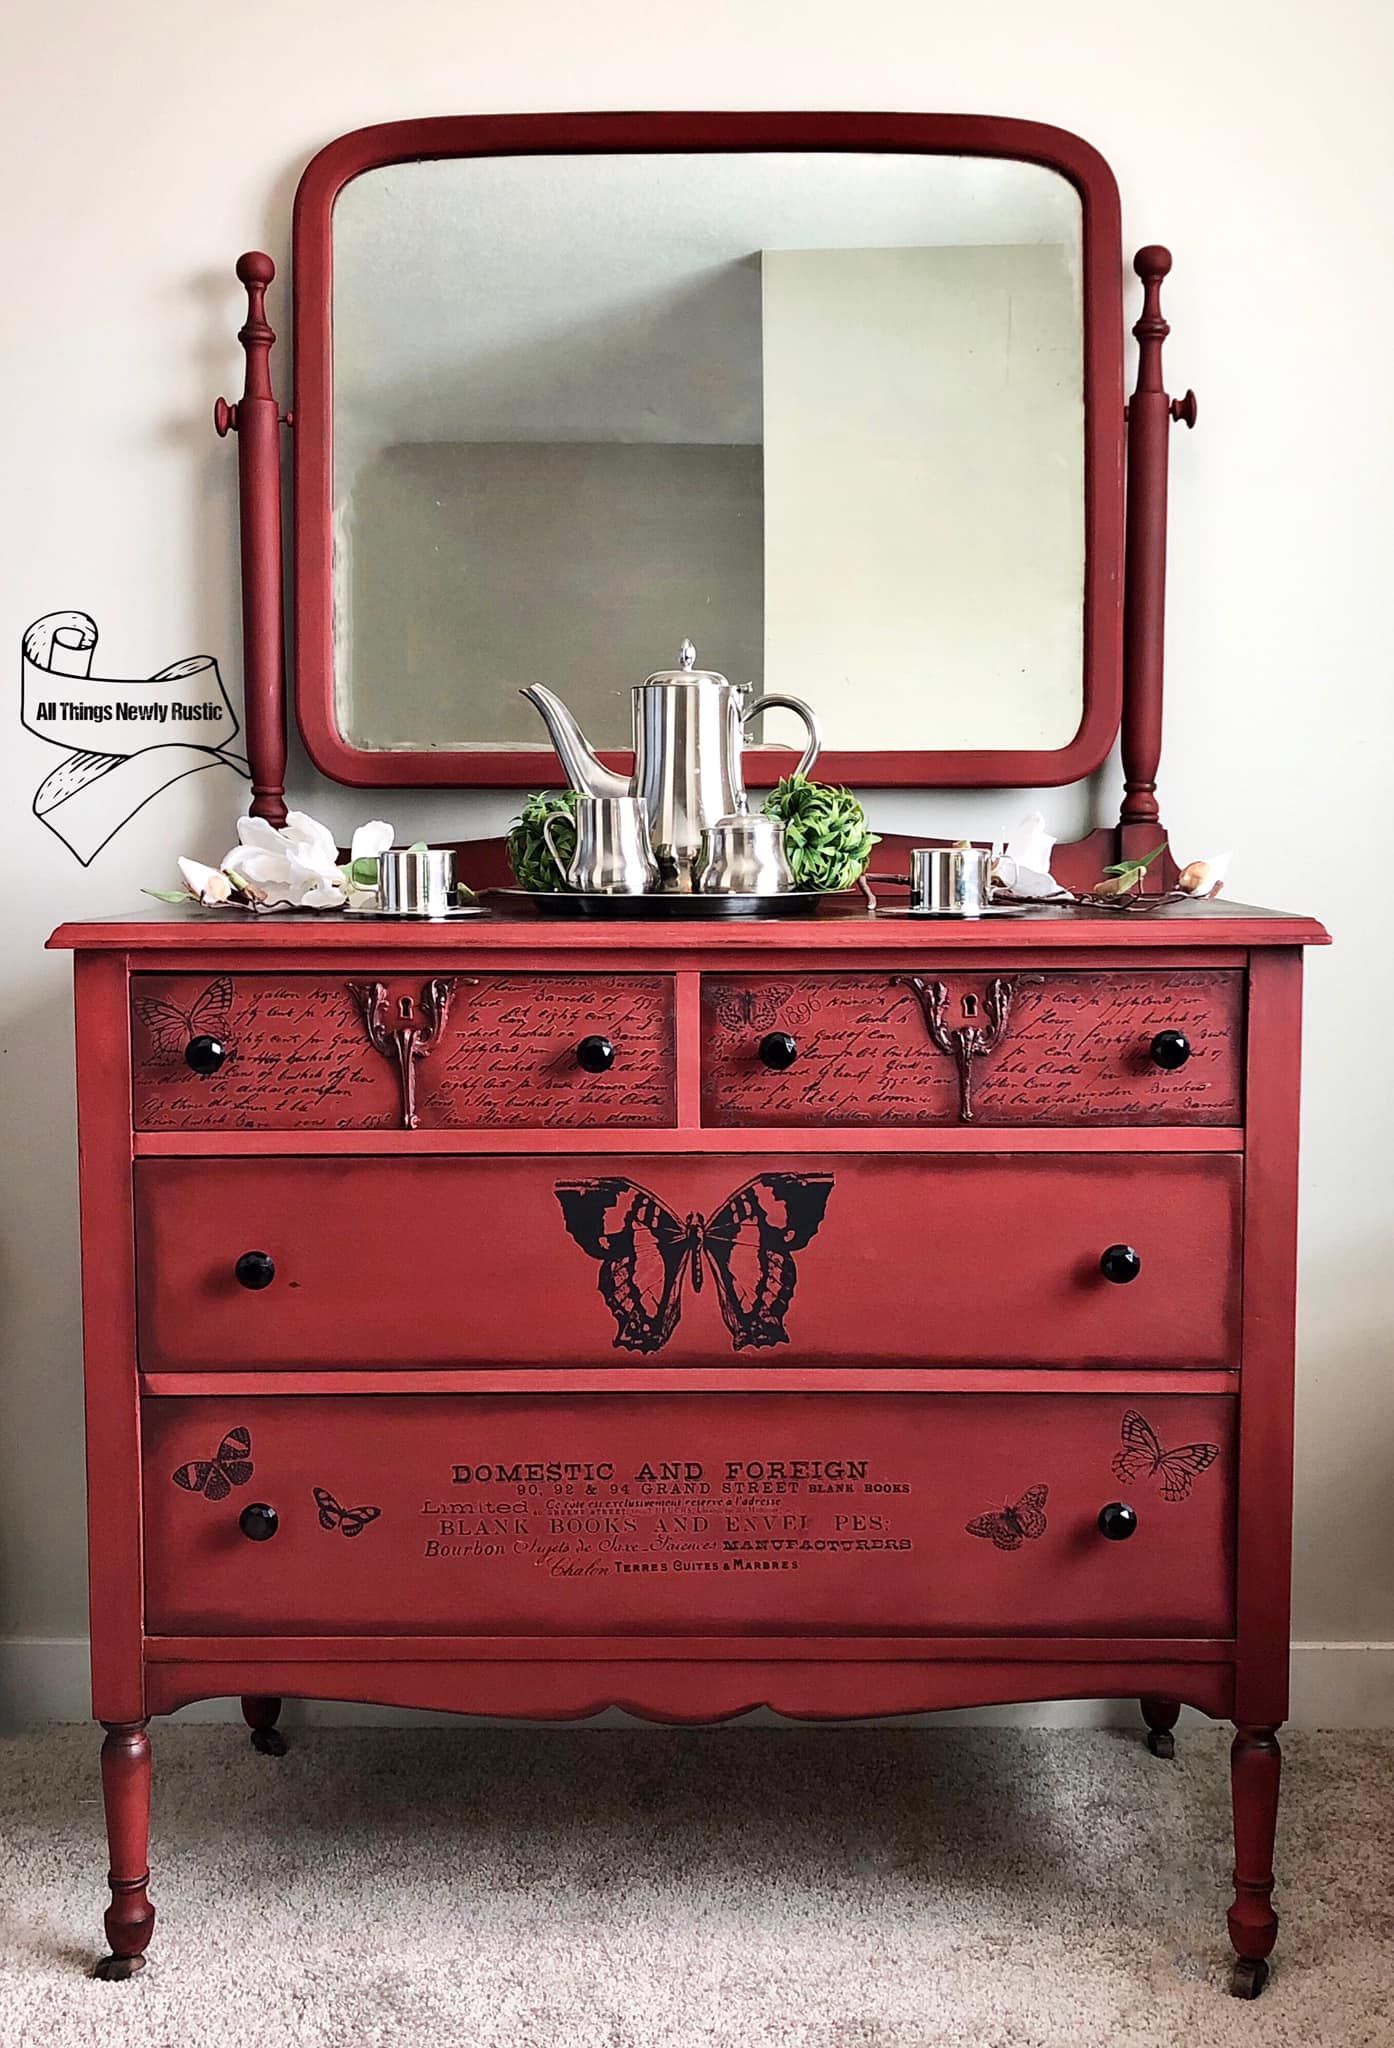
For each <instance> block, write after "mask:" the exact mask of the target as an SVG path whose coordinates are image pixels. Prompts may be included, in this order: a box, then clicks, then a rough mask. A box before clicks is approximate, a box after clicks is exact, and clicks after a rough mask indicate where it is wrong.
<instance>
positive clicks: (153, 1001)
mask: <svg viewBox="0 0 1394 2048" xmlns="http://www.w3.org/2000/svg"><path fill="white" fill-rule="evenodd" d="M135 1013H136V1015H137V1016H138V1017H139V1019H140V1021H141V1023H142V1024H143V1025H144V1026H145V1028H146V1030H147V1031H148V1032H149V1034H150V1042H151V1044H152V1046H153V1047H154V1050H155V1055H156V1057H157V1058H158V1059H159V1060H160V1061H161V1063H163V1062H165V1061H167V1060H172V1059H175V1058H177V1056H178V1055H179V1054H180V1053H182V1052H183V1050H184V1048H185V1046H186V1045H187V1044H188V1043H189V1040H190V1039H191V1038H203V1037H207V1038H219V1039H226V1037H227V1027H228V1019H229V1017H230V1016H231V1014H232V976H231V975H230V974H220V975H219V976H218V978H217V980H216V981H210V982H209V984H208V986H207V988H206V989H205V990H204V991H203V994H202V995H201V996H197V997H195V999H194V1001H193V1002H192V1003H191V1004H190V1005H189V1007H188V1009H187V1010H185V1009H181V1008H180V1006H179V1004H178V1003H173V1002H169V1001H167V1000H164V999H157V998H155V997H153V996H138V997H137V998H136V1003H135Z"/></svg>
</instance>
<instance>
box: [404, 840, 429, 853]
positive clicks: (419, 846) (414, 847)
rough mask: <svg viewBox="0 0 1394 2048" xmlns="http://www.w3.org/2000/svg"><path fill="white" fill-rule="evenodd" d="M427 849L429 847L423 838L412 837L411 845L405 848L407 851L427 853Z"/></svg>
mask: <svg viewBox="0 0 1394 2048" xmlns="http://www.w3.org/2000/svg"><path fill="white" fill-rule="evenodd" d="M429 851H430V848H429V847H428V846H427V844H426V841H425V840H424V839H413V840H412V842H411V845H410V846H409V847H408V848H407V852H408V853H428V852H429Z"/></svg>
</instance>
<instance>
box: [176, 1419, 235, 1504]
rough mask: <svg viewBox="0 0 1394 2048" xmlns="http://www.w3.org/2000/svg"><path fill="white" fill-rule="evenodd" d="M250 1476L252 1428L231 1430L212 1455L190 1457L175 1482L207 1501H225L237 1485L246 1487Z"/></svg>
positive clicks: (177, 1474)
mask: <svg viewBox="0 0 1394 2048" xmlns="http://www.w3.org/2000/svg"><path fill="white" fill-rule="evenodd" d="M251 1476H252V1437H251V1431H250V1430H246V1429H230V1430H229V1431H228V1433H227V1435H226V1436H225V1437H224V1438H223V1440H222V1442H221V1443H220V1444H219V1446H218V1448H217V1450H216V1451H215V1452H214V1454H213V1456H212V1457H211V1458H190V1460H189V1462H188V1464H187V1465H181V1466H180V1467H179V1470H178V1471H177V1472H176V1473H175V1475H174V1483H175V1485H176V1486H182V1487H183V1488H184V1491H185V1492H186V1493H201V1494H202V1495H203V1497H204V1499H205V1500H226V1499H227V1497H228V1495H229V1494H230V1493H231V1492H232V1489H233V1487H234V1486H245V1485H246V1484H247V1481H248V1480H249V1479H250V1478H251Z"/></svg>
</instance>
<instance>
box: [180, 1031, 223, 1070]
mask: <svg viewBox="0 0 1394 2048" xmlns="http://www.w3.org/2000/svg"><path fill="white" fill-rule="evenodd" d="M227 1053H228V1049H227V1047H226V1045H225V1044H224V1043H223V1041H222V1039H221V1038H211V1037H210V1036H209V1035H208V1033H207V1032H206V1031H202V1032H200V1033H199V1035H198V1037H197V1038H191V1039H190V1040H189V1042H188V1044H187V1045H186V1046H185V1048H184V1064H185V1066H186V1067H192V1068H193V1071H194V1072H195V1073H196V1074H216V1073H217V1071H218V1069H219V1067H221V1066H222V1064H223V1062H224V1061H225V1060H226V1058H227Z"/></svg>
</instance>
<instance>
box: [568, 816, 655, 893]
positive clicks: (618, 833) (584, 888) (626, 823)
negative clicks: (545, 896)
mask: <svg viewBox="0 0 1394 2048" xmlns="http://www.w3.org/2000/svg"><path fill="white" fill-rule="evenodd" d="M556 823H557V820H556V819H555V818H547V819H545V820H544V821H543V826H542V837H543V838H544V839H545V840H546V842H547V851H548V852H549V853H550V854H551V856H552V858H553V860H554V861H555V862H556V864H557V866H558V868H559V869H560V870H561V873H562V878H563V880H564V881H565V883H566V886H567V888H568V889H575V890H576V891H577V892H578V893H579V894H582V895H586V896H647V895H648V894H649V892H650V891H651V890H654V889H656V888H657V887H658V881H659V875H658V862H657V861H656V860H655V859H654V857H653V847H652V845H651V844H650V841H649V819H648V812H647V810H646V809H645V807H644V805H643V804H642V803H641V802H640V800H639V798H638V797H636V796H581V797H578V798H577V799H576V811H575V825H576V851H575V853H574V854H573V855H572V856H571V860H570V863H569V864H568V863H567V862H566V861H564V860H563V859H562V857H561V855H560V854H559V853H558V852H557V848H556V843H555V841H554V840H553V838H552V827H553V826H554V825H555V824H556Z"/></svg>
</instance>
